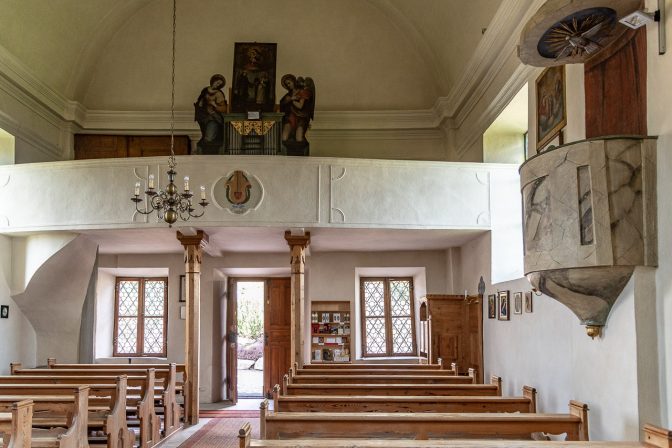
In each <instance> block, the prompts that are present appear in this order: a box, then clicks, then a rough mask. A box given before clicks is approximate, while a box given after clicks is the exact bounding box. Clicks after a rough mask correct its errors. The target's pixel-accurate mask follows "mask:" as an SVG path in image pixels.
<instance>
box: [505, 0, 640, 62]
mask: <svg viewBox="0 0 672 448" xmlns="http://www.w3.org/2000/svg"><path fill="white" fill-rule="evenodd" d="M640 3H641V0H548V1H547V2H546V3H545V4H544V5H543V6H542V7H541V8H539V10H538V11H537V13H536V14H535V15H534V16H533V17H532V18H531V19H530V20H529V21H528V23H527V24H526V25H525V28H524V29H523V32H522V33H521V36H520V44H519V45H518V55H519V57H520V60H521V61H522V62H523V63H524V64H527V65H534V66H537V67H550V66H554V65H564V64H576V63H584V62H586V61H587V60H588V59H590V58H593V57H594V56H595V55H597V54H598V53H600V52H601V51H602V50H603V49H604V48H606V47H608V46H609V45H611V44H612V43H613V42H614V41H615V40H617V39H618V38H619V37H621V36H622V35H623V33H624V32H625V31H626V30H627V28H626V27H625V26H622V25H620V24H619V23H618V19H619V18H620V17H623V16H624V15H627V14H629V13H631V12H632V11H635V10H637V9H638V8H639V7H640Z"/></svg>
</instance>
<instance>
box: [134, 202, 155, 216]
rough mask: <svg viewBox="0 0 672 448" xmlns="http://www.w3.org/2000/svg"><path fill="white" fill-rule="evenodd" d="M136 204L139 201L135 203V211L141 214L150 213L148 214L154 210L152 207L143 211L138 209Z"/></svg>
mask: <svg viewBox="0 0 672 448" xmlns="http://www.w3.org/2000/svg"><path fill="white" fill-rule="evenodd" d="M138 204H140V202H136V203H135V211H136V212H138V213H140V214H141V215H150V214H152V213H153V212H154V210H153V209H152V210H144V211H143V210H140V209H139V208H138Z"/></svg>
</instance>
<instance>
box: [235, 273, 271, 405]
mask: <svg viewBox="0 0 672 448" xmlns="http://www.w3.org/2000/svg"><path fill="white" fill-rule="evenodd" d="M269 278H270V277H229V279H228V282H227V283H228V285H227V294H226V296H227V300H226V341H225V344H226V351H225V353H226V355H225V356H226V396H227V400H226V401H230V402H232V403H233V404H236V403H237V402H238V293H237V288H236V285H237V284H238V283H239V282H263V283H264V299H263V306H264V309H263V313H264V336H265V335H266V302H267V301H268V280H269ZM232 339H233V340H234V342H233V343H232V342H231V340H232ZM265 349H266V343H265V342H264V350H265ZM264 367H265V366H264ZM264 370H265V369H264ZM261 393H262V396H263V390H262V392H261Z"/></svg>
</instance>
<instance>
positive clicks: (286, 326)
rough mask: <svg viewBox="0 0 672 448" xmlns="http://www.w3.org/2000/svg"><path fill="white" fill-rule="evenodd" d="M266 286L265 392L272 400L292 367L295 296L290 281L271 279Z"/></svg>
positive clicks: (287, 279) (286, 279)
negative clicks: (292, 320) (292, 329)
mask: <svg viewBox="0 0 672 448" xmlns="http://www.w3.org/2000/svg"><path fill="white" fill-rule="evenodd" d="M266 285H267V291H268V293H267V294H266V304H265V305H266V306H265V310H264V330H265V334H264V342H265V343H264V392H265V394H266V396H267V397H269V398H270V397H271V393H272V390H273V386H275V385H276V384H282V377H283V376H284V375H285V374H286V373H287V372H288V371H289V367H290V363H291V347H290V344H291V336H290V335H291V313H292V302H291V300H292V296H291V280H290V279H289V278H270V279H268V280H267V283H266Z"/></svg>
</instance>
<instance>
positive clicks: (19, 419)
mask: <svg viewBox="0 0 672 448" xmlns="http://www.w3.org/2000/svg"><path fill="white" fill-rule="evenodd" d="M32 426H33V401H32V400H22V401H19V402H16V403H14V404H12V433H11V435H10V436H9V441H8V442H7V440H5V442H7V443H5V444H4V446H6V447H7V448H30V446H31V443H32V440H31V439H32Z"/></svg>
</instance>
